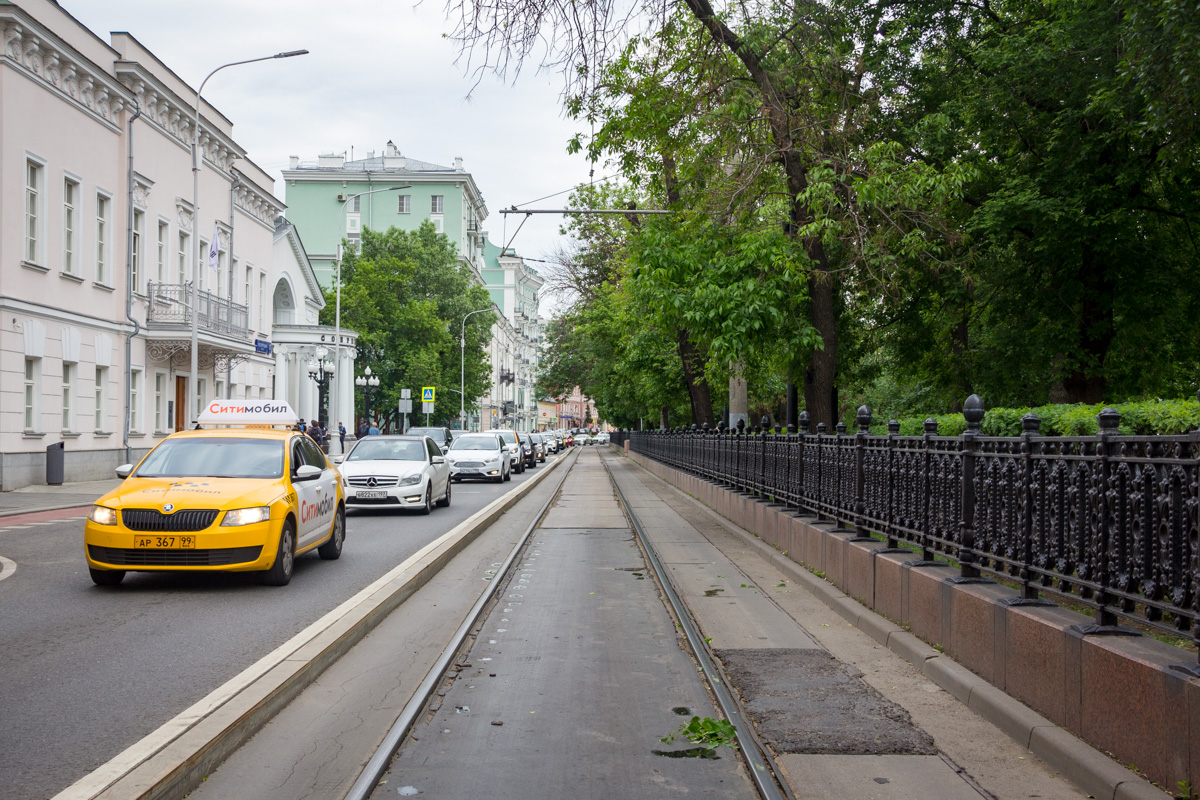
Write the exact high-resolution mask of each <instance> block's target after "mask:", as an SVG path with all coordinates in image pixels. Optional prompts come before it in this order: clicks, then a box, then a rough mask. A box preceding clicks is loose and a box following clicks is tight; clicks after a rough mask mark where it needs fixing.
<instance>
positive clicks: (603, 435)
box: [592, 431, 608, 444]
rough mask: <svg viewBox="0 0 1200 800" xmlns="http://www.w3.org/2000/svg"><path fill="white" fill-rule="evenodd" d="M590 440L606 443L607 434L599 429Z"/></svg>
mask: <svg viewBox="0 0 1200 800" xmlns="http://www.w3.org/2000/svg"><path fill="white" fill-rule="evenodd" d="M592 441H594V442H595V443H596V444H608V434H607V433H605V432H604V431H601V432H600V433H597V434H596V435H595V436H593V437H592Z"/></svg>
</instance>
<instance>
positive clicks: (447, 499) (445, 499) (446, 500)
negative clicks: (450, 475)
mask: <svg viewBox="0 0 1200 800" xmlns="http://www.w3.org/2000/svg"><path fill="white" fill-rule="evenodd" d="M450 483H451V481H450V480H449V479H447V480H446V496H445V497H443V498H442V499H441V500H438V505H439V506H441V507H442V508H449V507H450Z"/></svg>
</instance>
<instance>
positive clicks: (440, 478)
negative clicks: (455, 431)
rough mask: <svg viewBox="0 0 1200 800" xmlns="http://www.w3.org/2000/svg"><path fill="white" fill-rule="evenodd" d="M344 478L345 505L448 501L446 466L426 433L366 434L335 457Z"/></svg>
mask: <svg viewBox="0 0 1200 800" xmlns="http://www.w3.org/2000/svg"><path fill="white" fill-rule="evenodd" d="M334 462H335V463H337V464H338V465H339V469H340V470H341V472H342V477H343V479H344V480H345V482H346V508H347V509H360V508H412V509H416V510H418V511H420V512H421V513H422V514H428V513H429V512H430V511H432V510H433V504H434V498H437V501H436V502H437V504H438V505H439V506H443V507H445V506H448V505H450V467H449V465H448V464H447V463H446V457H445V456H443V455H442V451H441V448H439V447H438V446H437V444H435V443H434V441H433V439H430V438H429V437H428V436H368V437H366V438H364V439H359V440H358V441H357V442H355V444H354V447H352V448H350V452H349V453H347V454H346V455H345V456H338V457H336V458H334Z"/></svg>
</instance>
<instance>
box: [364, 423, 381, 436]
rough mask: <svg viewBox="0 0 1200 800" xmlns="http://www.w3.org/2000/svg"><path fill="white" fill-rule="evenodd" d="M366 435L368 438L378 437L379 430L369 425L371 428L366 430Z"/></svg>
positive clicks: (372, 424)
mask: <svg viewBox="0 0 1200 800" xmlns="http://www.w3.org/2000/svg"><path fill="white" fill-rule="evenodd" d="M367 435H368V436H378V435H379V428H376V427H375V423H371V427H370V428H367Z"/></svg>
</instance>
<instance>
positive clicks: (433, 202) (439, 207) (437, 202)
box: [429, 194, 446, 214]
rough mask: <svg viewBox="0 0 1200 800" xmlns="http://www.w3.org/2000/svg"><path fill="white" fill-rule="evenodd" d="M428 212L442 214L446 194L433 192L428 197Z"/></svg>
mask: <svg viewBox="0 0 1200 800" xmlns="http://www.w3.org/2000/svg"><path fill="white" fill-rule="evenodd" d="M429 199H430V203H429V213H430V214H442V213H444V211H443V209H444V207H445V201H446V196H445V195H444V194H435V195H433V196H432V197H430V198H429Z"/></svg>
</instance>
